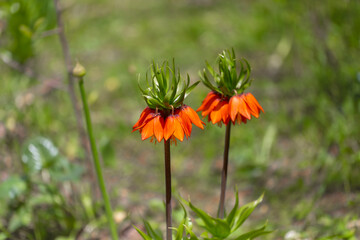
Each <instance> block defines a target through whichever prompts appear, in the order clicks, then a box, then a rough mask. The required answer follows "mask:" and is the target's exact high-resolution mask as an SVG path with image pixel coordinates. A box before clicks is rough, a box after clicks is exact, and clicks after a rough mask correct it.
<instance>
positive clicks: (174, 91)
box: [138, 61, 199, 110]
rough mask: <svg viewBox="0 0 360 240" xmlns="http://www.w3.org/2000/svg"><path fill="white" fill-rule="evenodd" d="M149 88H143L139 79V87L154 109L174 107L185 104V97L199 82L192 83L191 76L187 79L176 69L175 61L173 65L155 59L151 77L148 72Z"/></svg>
mask: <svg viewBox="0 0 360 240" xmlns="http://www.w3.org/2000/svg"><path fill="white" fill-rule="evenodd" d="M146 82H147V88H145V89H143V88H142V87H141V84H140V81H139V84H138V85H139V88H140V91H141V92H142V94H143V97H144V100H145V102H146V104H147V105H148V106H149V107H150V108H152V109H156V108H158V109H161V110H164V109H169V110H170V109H172V108H178V107H180V106H181V105H182V104H183V101H184V99H185V98H186V97H187V96H188V95H189V94H190V92H191V91H192V90H193V89H194V88H195V87H196V86H197V85H198V83H199V81H198V82H195V83H194V84H192V85H190V77H189V75H187V78H186V80H185V79H184V78H183V77H182V76H181V75H180V70H176V68H175V61H173V64H172V67H170V66H169V63H168V62H167V61H165V62H164V63H163V64H161V65H158V64H156V63H155V62H154V61H153V63H152V65H151V70H150V78H149V75H148V73H147V74H146Z"/></svg>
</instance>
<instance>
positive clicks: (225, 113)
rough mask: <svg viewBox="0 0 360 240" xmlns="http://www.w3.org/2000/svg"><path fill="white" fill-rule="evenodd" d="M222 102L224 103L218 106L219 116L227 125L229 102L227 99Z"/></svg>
mask: <svg viewBox="0 0 360 240" xmlns="http://www.w3.org/2000/svg"><path fill="white" fill-rule="evenodd" d="M223 102H224V104H223V105H222V106H221V108H220V112H221V118H222V121H223V123H225V125H227V124H228V122H229V120H230V114H229V102H228V101H227V100H224V101H223Z"/></svg>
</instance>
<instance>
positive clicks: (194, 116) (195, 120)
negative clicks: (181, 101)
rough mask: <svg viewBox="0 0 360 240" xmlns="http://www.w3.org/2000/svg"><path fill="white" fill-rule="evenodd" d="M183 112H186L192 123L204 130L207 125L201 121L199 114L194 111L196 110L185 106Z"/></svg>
mask: <svg viewBox="0 0 360 240" xmlns="http://www.w3.org/2000/svg"><path fill="white" fill-rule="evenodd" d="M183 111H184V112H185V114H186V115H187V116H188V117H189V118H190V120H191V122H192V123H193V124H194V125H195V126H197V127H199V128H201V129H204V126H203V125H205V123H204V122H203V121H201V120H200V118H199V116H198V115H197V113H196V112H195V111H194V109H192V108H191V107H189V106H187V105H184V107H183Z"/></svg>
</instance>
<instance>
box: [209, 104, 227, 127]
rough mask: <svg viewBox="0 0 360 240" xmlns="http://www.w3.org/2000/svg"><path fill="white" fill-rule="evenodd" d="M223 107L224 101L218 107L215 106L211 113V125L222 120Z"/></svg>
mask: <svg viewBox="0 0 360 240" xmlns="http://www.w3.org/2000/svg"><path fill="white" fill-rule="evenodd" d="M224 105H226V101H220V102H219V103H218V105H216V107H215V108H214V109H213V110H212V111H211V113H210V119H211V122H212V123H213V124H215V123H217V122H220V121H221V120H222V118H223V107H224ZM227 114H228V113H227Z"/></svg>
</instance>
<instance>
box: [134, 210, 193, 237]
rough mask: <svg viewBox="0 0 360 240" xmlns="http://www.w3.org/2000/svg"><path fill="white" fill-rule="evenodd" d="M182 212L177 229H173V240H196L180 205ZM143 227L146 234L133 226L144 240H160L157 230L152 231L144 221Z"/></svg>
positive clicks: (189, 222)
mask: <svg viewBox="0 0 360 240" xmlns="http://www.w3.org/2000/svg"><path fill="white" fill-rule="evenodd" d="M180 205H181V208H182V210H183V217H182V220H181V222H180V224H179V226H178V227H177V228H175V227H174V228H173V239H174V240H198V238H197V237H196V235H195V234H194V232H193V231H192V226H193V225H192V222H191V221H190V219H189V217H188V213H187V211H186V209H185V207H184V206H183V205H182V204H181V203H180ZM144 226H145V230H146V233H144V232H143V231H141V230H140V229H139V228H138V227H136V226H134V228H135V229H136V231H137V232H138V233H139V234H140V236H141V237H142V238H143V239H144V240H162V239H163V237H162V233H161V231H159V230H158V229H156V230H154V229H153V227H152V226H151V225H150V223H149V222H148V221H146V220H144Z"/></svg>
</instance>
